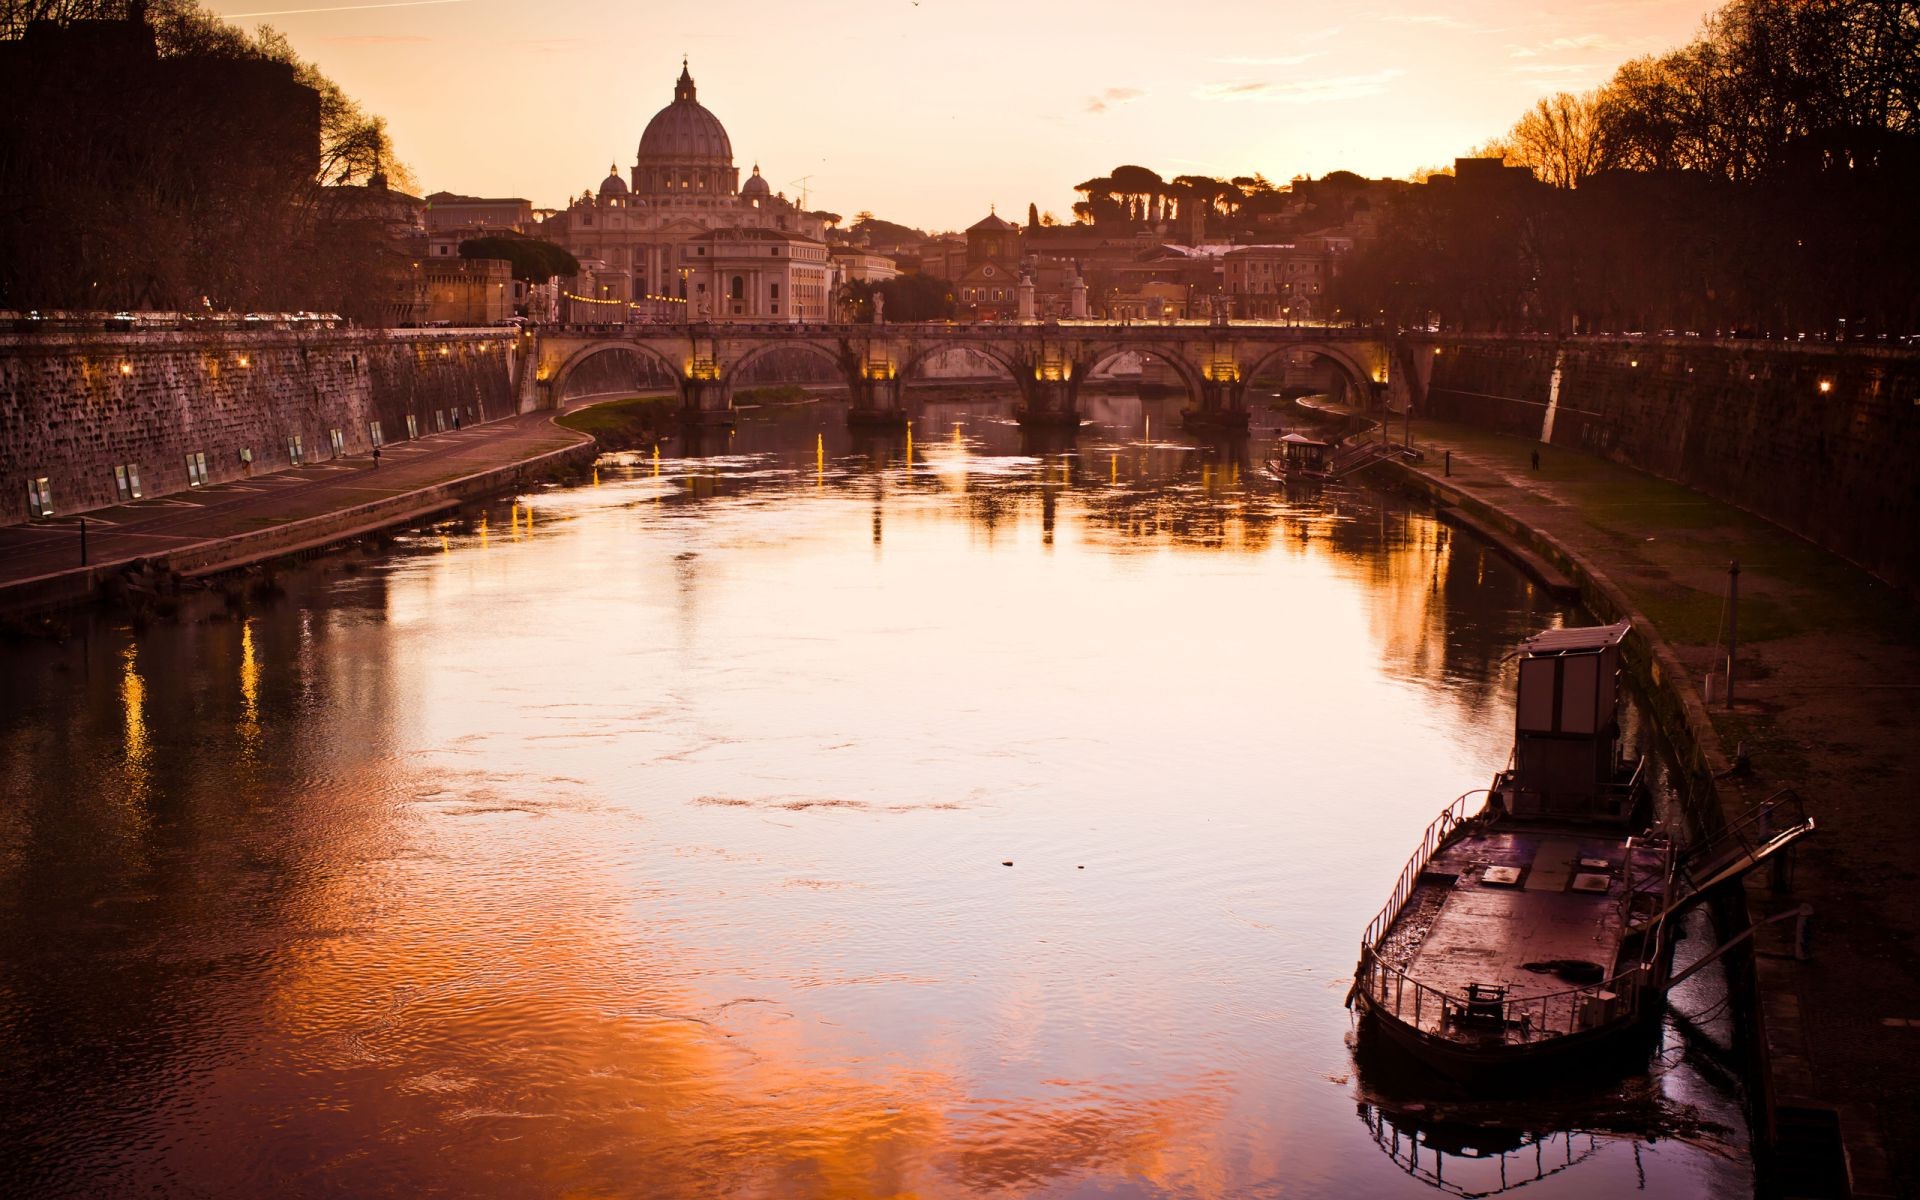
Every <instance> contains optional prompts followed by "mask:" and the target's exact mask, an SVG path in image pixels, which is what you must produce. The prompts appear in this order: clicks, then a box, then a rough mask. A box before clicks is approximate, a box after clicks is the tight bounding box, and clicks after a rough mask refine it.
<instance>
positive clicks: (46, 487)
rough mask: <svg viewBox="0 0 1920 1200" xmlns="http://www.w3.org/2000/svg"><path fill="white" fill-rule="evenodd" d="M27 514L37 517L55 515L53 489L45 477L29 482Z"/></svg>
mask: <svg viewBox="0 0 1920 1200" xmlns="http://www.w3.org/2000/svg"><path fill="white" fill-rule="evenodd" d="M27 512H28V514H29V515H31V516H35V517H50V516H52V515H53V488H52V486H51V485H50V484H49V483H48V482H47V477H46V476H45V475H42V476H40V478H38V479H29V480H27Z"/></svg>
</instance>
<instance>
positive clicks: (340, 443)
mask: <svg viewBox="0 0 1920 1200" xmlns="http://www.w3.org/2000/svg"><path fill="white" fill-rule="evenodd" d="M327 441H329V442H331V443H332V444H333V456H334V457H335V458H339V457H340V456H341V455H342V454H345V453H346V452H347V438H346V435H345V434H343V433H341V432H340V431H339V430H338V429H329V430H327Z"/></svg>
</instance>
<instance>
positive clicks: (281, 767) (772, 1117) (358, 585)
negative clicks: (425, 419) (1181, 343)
mask: <svg viewBox="0 0 1920 1200" xmlns="http://www.w3.org/2000/svg"><path fill="white" fill-rule="evenodd" d="M1091 408H1092V415H1093V416H1094V418H1095V419H1096V421H1097V423H1096V424H1094V425H1092V426H1089V427H1088V428H1087V429H1085V430H1083V431H1082V433H1081V435H1080V436H1079V438H1078V440H1077V442H1076V443H1075V444H1074V445H1073V447H1072V448H1071V449H1060V448H1052V449H1049V448H1047V447H1035V446H1031V445H1024V444H1023V442H1022V438H1021V435H1020V432H1019V430H1018V429H1017V427H1015V426H1014V425H1013V424H1012V423H1011V421H1010V419H1009V417H1008V415H1007V414H1008V411H1009V409H1008V404H1007V402H1006V401H1004V400H1002V401H999V402H993V403H971V404H969V403H959V402H944V403H935V404H930V405H928V406H927V407H926V408H925V409H924V410H923V411H922V412H921V413H920V414H919V416H918V417H917V418H916V420H915V422H914V425H913V428H912V430H911V434H910V439H909V438H908V437H902V436H898V435H896V436H892V437H887V436H880V437H869V436H862V435H856V434H854V433H850V432H849V431H848V429H847V428H846V425H845V421H844V409H843V408H842V407H841V406H839V405H837V404H834V403H832V402H821V403H815V404H802V405H794V406H787V407H779V408H768V409H762V410H758V411H755V412H750V413H747V414H745V416H744V418H743V420H742V422H741V424H740V426H739V427H738V430H737V431H736V432H735V433H733V434H731V435H728V434H719V435H711V436H709V438H708V439H707V441H706V443H705V444H703V445H700V446H698V447H685V448H674V447H671V446H670V447H669V448H668V449H667V450H666V451H664V452H663V453H662V454H661V455H660V456H658V457H656V456H654V455H652V454H645V453H642V454H627V455H618V456H609V457H608V458H605V459H603V460H602V462H601V464H600V465H599V467H598V468H597V469H596V471H595V473H594V477H593V479H592V480H591V481H590V482H587V483H583V484H581V485H579V486H570V487H556V488H551V489H547V490H541V491H537V492H534V493H532V494H529V495H525V496H520V497H514V498H510V499H502V500H501V501H499V502H498V503H496V504H492V505H489V506H486V507H485V508H484V509H482V510H478V511H476V512H474V513H471V514H469V515H467V516H465V517H463V518H460V519H454V520H449V521H445V522H440V523H437V524H435V525H432V526H423V527H421V528H417V529H414V530H410V531H407V532H405V533H402V534H399V535H397V536H395V537H392V538H388V539H383V540H382V541H381V543H380V544H378V545H372V546H368V547H365V548H362V549H360V550H354V551H346V552H342V553H338V554H335V555H332V556H330V557H327V558H324V559H321V560H317V561H315V562H314V563H312V564H310V565H308V566H305V567H302V568H299V569H295V570H288V571H285V572H283V573H282V574H281V575H280V577H279V580H280V583H281V585H282V586H283V587H284V595H282V596H280V597H278V598H276V599H272V600H269V601H264V602H258V603H255V604H253V605H252V606H250V607H249V608H247V609H245V610H243V611H239V612H228V611H227V609H226V607H225V606H224V605H223V604H222V603H220V602H219V600H218V598H217V597H211V596H210V597H208V598H206V599H205V600H203V601H201V602H198V603H195V604H190V605H189V606H187V608H186V609H185V610H184V611H183V613H182V614H181V616H180V617H179V618H178V619H176V620H172V621H164V622H159V623H155V624H153V625H151V626H150V627H147V628H145V629H142V630H134V629H132V628H129V627H128V626H127V625H126V623H125V622H124V621H123V620H120V619H117V618H115V617H114V616H112V615H111V614H101V615H99V616H96V617H94V618H92V619H90V620H83V621H81V622H79V624H78V626H77V628H76V632H75V636H73V637H72V638H70V639H68V640H66V641H64V642H60V643H51V642H35V643H0V671H3V675H0V677H3V678H4V680H5V683H6V687H5V692H6V701H5V704H4V706H3V707H0V1050H4V1055H5V1059H4V1062H5V1065H4V1067H3V1068H0V1080H3V1082H0V1118H3V1119H0V1185H4V1186H0V1192H4V1193H5V1194H8V1195H33V1196H89V1197H93V1196H101V1197H105V1196H127V1195H142V1196H146V1195H194V1196H197V1195H240V1196H249V1195H269V1194H270V1195H276V1196H336V1195H337V1196H350V1195H370V1194H397V1195H410V1196H430V1195H446V1196H469V1195H479V1194H493V1195H502V1196H506V1195H514V1196H582V1197H584V1196H595V1197H600V1196H636V1197H652V1196H673V1197H677V1196H723V1195H725V1196H733V1195H738V1196H808V1197H812V1196H821V1197H824V1196H864V1195H876V1196H891V1195H906V1194H910V1195H918V1196H927V1197H946V1196H977V1195H1004V1196H1163V1195H1164V1196H1226V1195H1234V1196H1287V1197H1354V1196H1364V1197H1375V1196H1379V1197H1419V1196H1429V1195H1435V1194H1442V1192H1441V1190H1440V1189H1442V1188H1444V1190H1445V1191H1446V1192H1451V1193H1452V1194H1487V1193H1489V1192H1491V1191H1494V1190H1498V1188H1499V1187H1501V1186H1509V1187H1511V1186H1515V1185H1525V1193H1526V1194H1527V1195H1528V1196H1540V1197H1552V1196H1562V1197H1567V1196H1600V1195H1608V1196H1611V1195H1621V1194H1628V1193H1634V1194H1646V1195H1651V1196H1658V1197H1693V1196H1700V1195H1746V1194H1750V1192H1751V1187H1752V1185H1751V1178H1750V1174H1749V1171H1750V1168H1749V1166H1748V1165H1747V1162H1746V1158H1747V1153H1746V1133H1745V1129H1744V1125H1743V1123H1742V1118H1741V1116H1740V1105H1739V1094H1738V1088H1737V1083H1735V1082H1734V1081H1733V1079H1732V1076H1731V1074H1730V1072H1729V1069H1728V1067H1727V1065H1726V1063H1727V1061H1728V1060H1727V1058H1726V1056H1725V1055H1724V1054H1723V1053H1722V1052H1721V1051H1720V1050H1719V1049H1717V1048H1716V1044H1717V1043H1724V1042H1725V1041H1726V1039H1727V1037H1728V1034H1727V1030H1726V1018H1725V1016H1724V1009H1725V1005H1724V1004H1723V1003H1722V1002H1721V1000H1722V996H1721V993H1720V992H1719V991H1717V990H1716V989H1720V988H1721V987H1722V986H1723V985H1722V984H1721V983H1720V982H1719V981H1718V980H1717V978H1716V975H1717V972H1715V971H1708V972H1703V973H1702V975H1701V976H1699V977H1698V978H1697V979H1696V980H1693V981H1690V982H1689V984H1688V986H1687V988H1685V989H1683V990H1682V991H1681V992H1679V993H1677V994H1676V997H1675V1007H1676V1008H1677V1009H1680V1010H1682V1011H1685V1012H1688V1013H1691V1014H1694V1015H1695V1016H1696V1017H1697V1018H1698V1021H1697V1025H1698V1027H1699V1029H1698V1031H1697V1032H1696V1031H1694V1030H1693V1027H1692V1026H1693V1023H1689V1024H1688V1025H1687V1026H1686V1028H1687V1032H1686V1033H1685V1036H1683V1034H1682V1024H1681V1023H1680V1022H1678V1021H1677V1020H1676V1021H1673V1022H1670V1023H1669V1027H1668V1028H1667V1030H1666V1031H1665V1037H1664V1040H1663V1042H1662V1045H1661V1047H1660V1049H1659V1050H1658V1051H1657V1052H1656V1053H1655V1055H1654V1057H1653V1058H1652V1060H1651V1061H1650V1062H1644V1063H1637V1064H1633V1065H1631V1066H1630V1067H1629V1068H1628V1069H1627V1070H1626V1071H1625V1074H1624V1076H1623V1077H1622V1078H1620V1079H1617V1080H1611V1081H1606V1082H1603V1083H1599V1084H1593V1085H1586V1084H1570V1085H1568V1086H1567V1087H1565V1088H1562V1089H1559V1090H1555V1091H1552V1092H1551V1093H1550V1095H1549V1096H1548V1097H1547V1098H1546V1099H1544V1100H1542V1099H1540V1098H1537V1097H1534V1098H1526V1097H1523V1098H1519V1099H1509V1100H1505V1101H1484V1100H1475V1101H1469V1100H1468V1099H1466V1098H1464V1097H1462V1096H1460V1095H1459V1094H1457V1093H1453V1092H1450V1091H1449V1090H1448V1089H1446V1088H1444V1087H1443V1086H1442V1085H1439V1084H1437V1083H1434V1082H1432V1081H1425V1080H1422V1079H1420V1078H1418V1077H1417V1076H1411V1075H1408V1074H1407V1073H1405V1072H1403V1071H1400V1070H1397V1069H1394V1068H1391V1067H1379V1066H1372V1065H1366V1056H1365V1055H1364V1054H1363V1056H1362V1057H1363V1066H1364V1069H1358V1068H1356V1064H1355V1040H1356V1039H1355V1034H1354V1030H1353V1026H1352V1021H1351V1018H1350V1015H1349V1013H1348V1012H1347V1010H1346V1009H1345V1008H1344V1007H1343V1005H1342V1000H1343V997H1344V995H1345V992H1346V988H1347V986H1348V983H1349V982H1350V977H1351V973H1352V969H1353V965H1354V959H1355V956H1356V952H1357V949H1358V938H1359V935H1360V933H1361V930H1362V928H1363V927H1364V926H1365V924H1366V922H1367V920H1368V919H1369V918H1370V917H1371V916H1372V915H1373V913H1374V912H1375V911H1376V910H1377V908H1378V907H1379V905H1380V904H1381V902H1382V901H1383V900H1384V899H1385V896H1386V892H1387V890H1388V888H1389V887H1390V886H1391V884H1392V882H1393V879H1394V877H1395V875H1396V874H1397V872H1398V871H1399V869H1400V866H1401V863H1402V862H1403V861H1404V860H1405V858H1406V856H1407V854H1408V853H1409V852H1410V851H1411V850H1412V849H1413V845H1414V843H1415V842H1416V841H1417V839H1418V837H1419V835H1420V832H1421V830H1422V829H1423V828H1424V827H1425V826H1426V824H1427V822H1428V821H1429V820H1430V819H1431V818H1432V817H1433V815H1434V814H1435V813H1436V812H1437V811H1438V810H1439V809H1440V807H1441V806H1442V805H1443V804H1445V803H1446V802H1447V801H1448V800H1450V799H1452V798H1453V797H1454V796H1456V795H1458V794H1460V793H1462V792H1464V791H1466V790H1468V789H1471V788H1476V787H1482V786H1484V785H1485V784H1486V782H1487V780H1488V778H1489V776H1490V775H1491V773H1492V772H1493V771H1494V770H1495V769H1496V768H1498V767H1500V766H1502V765H1503V764H1504V763H1505V760H1506V757H1507V752H1508V748H1509V745H1510V741H1511V726H1512V695H1511V691H1512V686H1513V667H1512V664H1511V663H1510V662H1509V661H1507V660H1506V658H1505V656H1506V655H1507V654H1508V652H1509V651H1510V650H1511V649H1512V647H1513V645H1514V643H1515V642H1516V641H1517V640H1518V639H1519V638H1521V637H1522V636H1524V635H1526V634H1528V633H1531V632H1534V631H1536V630H1538V629H1540V628H1543V627H1546V626H1548V625H1552V624H1555V623H1558V622H1562V621H1566V622H1569V623H1583V622H1584V621H1585V618H1583V617H1580V616H1579V615H1577V614H1574V613H1570V612H1567V611H1565V609H1564V608H1563V607H1562V606H1561V605H1559V604H1558V603H1556V602H1555V601H1553V600H1552V599H1551V598H1549V597H1548V596H1547V595H1546V594H1544V593H1543V592H1541V591H1539V590H1537V589H1536V588H1535V587H1534V586H1533V585H1531V584H1530V583H1529V582H1528V581H1527V580H1526V578H1525V577H1524V576H1522V575H1521V574H1520V573H1519V572H1518V571H1516V570H1515V569H1514V568H1513V567H1512V566H1510V565H1509V564H1508V563H1507V561H1506V560H1504V559H1503V558H1501V557H1500V556H1499V555H1498V554H1497V553H1495V552H1493V551H1492V550H1490V549H1489V548H1487V547H1486V546H1484V545H1482V544H1480V543H1479V542H1477V541H1475V540H1474V539H1473V538H1471V537H1469V536H1467V535H1465V534H1462V533H1459V532H1457V531H1454V530H1452V529H1450V528H1449V527H1448V526H1447V525H1445V524H1443V523H1441V522H1439V521H1437V520H1436V519H1435V518H1434V516H1433V515H1432V514H1431V512H1429V511H1428V510H1426V509H1424V508H1423V507H1421V506H1420V505H1418V504H1416V503H1413V502H1411V501H1408V500H1406V499H1404V498H1400V497H1396V496H1391V495H1385V494H1381V493H1377V492H1373V491H1368V490H1364V489H1358V488H1347V487H1338V486H1336V487H1329V488H1327V489H1324V490H1313V491H1300V490H1298V489H1295V490H1294V491H1292V492H1291V493H1290V492H1289V491H1288V490H1287V489H1285V488H1282V487H1281V486H1279V485H1278V484H1276V483H1274V482H1273V481H1271V480H1269V479H1268V478H1266V477H1265V475H1264V474H1263V472H1261V471H1260V469H1259V458H1260V455H1259V451H1258V449H1256V450H1255V452H1254V454H1253V456H1252V458H1251V460H1248V459H1246V458H1244V457H1241V458H1236V456H1235V455H1233V454H1232V453H1229V452H1222V451H1213V450H1204V449H1201V448H1198V447H1196V446H1194V445H1191V444H1189V443H1188V442H1187V441H1186V440H1185V439H1183V438H1182V437H1181V436H1180V435H1179V434H1178V433H1177V432H1176V430H1177V424H1176V422H1177V409H1178V405H1177V403H1175V402H1173V401H1167V400H1158V399H1145V400H1143V399H1141V398H1139V397H1136V396H1132V395H1124V394H1123V395H1113V396H1105V397H1099V398H1096V399H1095V400H1093V401H1092V403H1091ZM1259 420H1260V426H1261V428H1260V429H1259V430H1258V431H1257V433H1258V434H1259V435H1260V436H1257V437H1256V439H1255V442H1254V445H1255V446H1256V448H1257V447H1258V446H1260V445H1261V444H1262V437H1264V436H1265V435H1266V434H1267V433H1268V432H1269V431H1270V428H1271V426H1272V425H1273V423H1274V421H1275V417H1274V415H1273V414H1272V413H1271V412H1268V411H1265V410H1263V411H1262V413H1261V414H1260V418H1259ZM690 450H697V451H699V453H698V454H691V453H687V452H686V451H690ZM1635 729H1636V734H1635V736H1636V737H1641V736H1643V735H1642V734H1640V732H1639V726H1638V722H1635ZM1688 953H1689V952H1688V951H1687V950H1685V949H1683V951H1682V954H1683V956H1685V955H1687V954H1688ZM1361 1048H1362V1050H1365V1049H1366V1047H1365V1046H1362V1047H1361ZM1415 1139H1421V1140H1419V1141H1418V1143H1417V1144H1418V1150H1417V1153H1416V1152H1415V1146H1416V1141H1415ZM1502 1151H1504V1153H1502ZM1535 1176H1539V1178H1538V1179H1537V1180H1535ZM1529 1180H1534V1181H1533V1182H1528V1181H1529ZM1636 1189H1638V1190H1637V1191H1636Z"/></svg>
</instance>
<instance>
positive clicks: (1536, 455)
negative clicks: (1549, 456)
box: [1533, 450, 1540, 471]
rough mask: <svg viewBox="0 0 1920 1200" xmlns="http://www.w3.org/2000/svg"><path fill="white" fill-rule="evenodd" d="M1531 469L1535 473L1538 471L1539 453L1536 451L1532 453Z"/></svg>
mask: <svg viewBox="0 0 1920 1200" xmlns="http://www.w3.org/2000/svg"><path fill="white" fill-rule="evenodd" d="M1533 469H1534V470H1536V471H1538V470H1539V469H1540V452H1539V451H1538V450H1535V451H1534V452H1533Z"/></svg>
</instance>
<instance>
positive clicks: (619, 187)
mask: <svg viewBox="0 0 1920 1200" xmlns="http://www.w3.org/2000/svg"><path fill="white" fill-rule="evenodd" d="M600 194H601V195H602V196H624V195H626V194H627V181H626V180H624V179H622V178H620V164H619V163H613V164H611V165H609V166H608V167H607V178H606V179H605V181H603V182H602V183H601V184H600Z"/></svg>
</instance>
